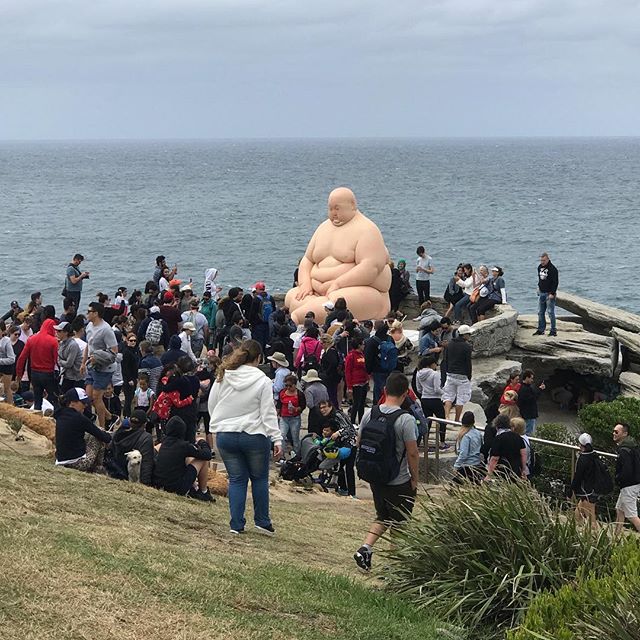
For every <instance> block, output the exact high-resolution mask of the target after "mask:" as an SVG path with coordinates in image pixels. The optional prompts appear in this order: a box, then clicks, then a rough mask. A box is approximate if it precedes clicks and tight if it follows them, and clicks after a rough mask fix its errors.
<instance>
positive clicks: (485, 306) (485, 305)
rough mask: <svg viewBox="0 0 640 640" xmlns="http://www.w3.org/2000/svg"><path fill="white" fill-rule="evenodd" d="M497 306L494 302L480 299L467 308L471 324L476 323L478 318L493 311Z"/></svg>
mask: <svg viewBox="0 0 640 640" xmlns="http://www.w3.org/2000/svg"><path fill="white" fill-rule="evenodd" d="M496 304H498V303H497V302H496V301H495V300H490V299H489V298H480V300H478V302H475V303H474V304H472V305H470V306H469V315H470V316H471V322H478V316H483V315H485V314H486V313H487V311H489V310H490V309H493V307H495V306H496Z"/></svg>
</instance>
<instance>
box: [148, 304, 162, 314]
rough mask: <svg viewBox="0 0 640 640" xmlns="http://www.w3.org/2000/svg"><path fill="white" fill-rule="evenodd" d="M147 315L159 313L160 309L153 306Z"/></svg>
mask: <svg viewBox="0 0 640 640" xmlns="http://www.w3.org/2000/svg"><path fill="white" fill-rule="evenodd" d="M149 313H160V307H156V306H155V305H154V306H153V307H151V309H149Z"/></svg>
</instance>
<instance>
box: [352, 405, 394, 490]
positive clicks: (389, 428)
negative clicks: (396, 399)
mask: <svg viewBox="0 0 640 640" xmlns="http://www.w3.org/2000/svg"><path fill="white" fill-rule="evenodd" d="M404 413H406V411H404V410H402V409H398V410H397V411H393V412H392V413H382V411H380V407H377V406H376V407H373V408H372V409H371V415H370V416H369V422H367V424H366V425H365V426H364V427H363V428H362V429H361V430H360V444H359V446H358V454H357V456H356V469H357V470H358V476H359V477H360V479H361V480H364V481H365V482H372V483H375V484H389V482H391V481H392V480H393V479H394V478H396V477H397V476H398V473H400V464H401V462H402V459H403V458H404V456H405V454H406V450H405V452H404V453H403V454H402V458H400V460H398V457H397V456H396V430H395V429H394V426H393V425H394V424H395V422H396V420H397V419H398V418H399V417H400V416H401V415H403V414H404Z"/></svg>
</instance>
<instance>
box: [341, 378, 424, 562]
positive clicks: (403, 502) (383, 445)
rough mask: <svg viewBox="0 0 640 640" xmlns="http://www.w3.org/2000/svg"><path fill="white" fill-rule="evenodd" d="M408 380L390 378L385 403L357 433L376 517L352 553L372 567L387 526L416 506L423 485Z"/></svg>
mask: <svg viewBox="0 0 640 640" xmlns="http://www.w3.org/2000/svg"><path fill="white" fill-rule="evenodd" d="M408 393H409V381H408V380H407V378H406V376H404V375H403V374H402V373H400V372H399V371H394V372H393V373H391V374H390V375H389V377H388V378H387V383H386V399H385V401H384V404H381V405H380V406H374V407H373V408H372V409H371V410H370V411H368V412H367V413H365V414H364V416H363V418H362V421H361V423H360V433H359V436H358V453H357V457H356V468H357V470H358V476H359V477H360V479H361V480H365V481H366V482H368V483H369V484H370V486H371V492H372V493H373V502H374V505H375V508H376V520H375V522H374V523H373V524H372V525H371V527H370V528H369V533H368V534H367V537H366V538H365V540H364V543H363V544H362V546H361V547H360V548H359V549H358V550H357V551H356V552H355V553H354V554H353V558H354V560H355V561H356V564H357V565H358V568H359V569H361V570H362V571H370V570H371V558H372V556H373V545H374V544H375V543H376V541H377V540H378V538H379V537H380V536H381V535H383V534H384V532H385V531H386V530H387V528H388V527H390V526H391V527H393V526H398V525H399V524H401V523H402V522H403V521H404V520H406V519H407V518H408V517H409V516H410V515H411V511H412V510H413V504H414V501H415V496H416V489H417V487H418V444H417V438H418V430H417V428H416V420H415V418H414V417H413V416H412V415H411V414H410V413H408V412H406V411H404V410H403V409H402V403H403V402H404V400H405V398H406V397H407V394H408Z"/></svg>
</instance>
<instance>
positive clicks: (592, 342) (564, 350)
mask: <svg viewBox="0 0 640 640" xmlns="http://www.w3.org/2000/svg"><path fill="white" fill-rule="evenodd" d="M508 357H509V358H512V359H514V360H519V361H520V362H524V363H525V366H531V367H533V368H536V369H538V368H539V369H541V370H543V371H552V370H556V369H567V370H569V371H575V372H576V373H579V374H581V375H586V374H594V375H598V376H603V377H609V378H610V377H612V376H613V373H614V371H615V368H616V364H617V360H618V349H617V343H616V340H615V339H614V338H611V337H608V336H600V335H597V334H595V333H591V332H589V331H562V330H559V331H558V335H557V336H555V337H550V336H547V335H543V336H534V335H532V333H531V331H530V330H529V329H528V328H524V327H520V328H519V329H518V331H517V332H516V337H515V339H514V341H513V349H511V351H510V352H509V353H508Z"/></svg>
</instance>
